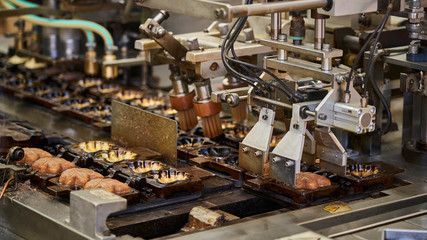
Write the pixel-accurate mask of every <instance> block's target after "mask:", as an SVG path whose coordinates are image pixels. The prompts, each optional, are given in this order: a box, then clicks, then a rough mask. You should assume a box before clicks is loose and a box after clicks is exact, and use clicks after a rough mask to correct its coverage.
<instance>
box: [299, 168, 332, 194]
mask: <svg viewBox="0 0 427 240" xmlns="http://www.w3.org/2000/svg"><path fill="white" fill-rule="evenodd" d="M327 186H331V181H330V180H329V179H327V178H326V177H324V176H320V175H317V174H315V173H312V172H301V173H298V174H296V179H295V189H310V190H315V189H318V188H320V187H327Z"/></svg>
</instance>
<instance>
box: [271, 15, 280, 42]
mask: <svg viewBox="0 0 427 240" xmlns="http://www.w3.org/2000/svg"><path fill="white" fill-rule="evenodd" d="M281 28H282V14H281V13H279V12H277V13H273V14H271V33H270V36H271V39H272V40H278V39H279V34H280V33H281Z"/></svg>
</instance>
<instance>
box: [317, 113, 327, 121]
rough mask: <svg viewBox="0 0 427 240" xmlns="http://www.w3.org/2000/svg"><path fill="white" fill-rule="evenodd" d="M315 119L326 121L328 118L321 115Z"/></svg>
mask: <svg viewBox="0 0 427 240" xmlns="http://www.w3.org/2000/svg"><path fill="white" fill-rule="evenodd" d="M317 118H318V119H320V120H326V119H327V118H328V116H326V114H324V113H321V114H319V115H318V116H317Z"/></svg>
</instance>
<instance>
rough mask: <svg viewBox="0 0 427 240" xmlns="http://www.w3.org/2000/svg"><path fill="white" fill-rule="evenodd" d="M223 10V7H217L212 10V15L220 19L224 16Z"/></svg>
mask: <svg viewBox="0 0 427 240" xmlns="http://www.w3.org/2000/svg"><path fill="white" fill-rule="evenodd" d="M225 14H226V13H225V10H224V8H217V9H215V11H214V15H215V18H216V19H221V18H225Z"/></svg>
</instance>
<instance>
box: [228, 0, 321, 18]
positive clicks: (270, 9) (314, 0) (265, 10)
mask: <svg viewBox="0 0 427 240" xmlns="http://www.w3.org/2000/svg"><path fill="white" fill-rule="evenodd" d="M327 4H328V0H302V1H287V2H275V3H267V4H253V5H238V6H232V7H231V8H230V12H231V14H232V16H233V17H244V16H253V15H263V14H269V13H276V12H289V11H298V10H307V9H313V8H321V7H325V6H326V5H327Z"/></svg>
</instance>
